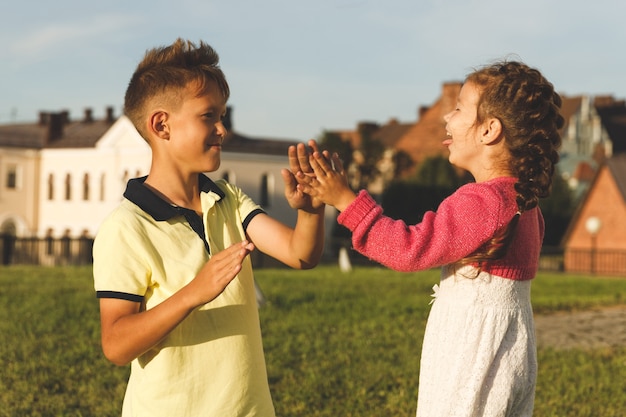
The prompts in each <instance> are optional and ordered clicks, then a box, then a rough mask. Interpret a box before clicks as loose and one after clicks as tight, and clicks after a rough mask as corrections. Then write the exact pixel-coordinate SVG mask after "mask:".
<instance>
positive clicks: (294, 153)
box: [281, 140, 324, 210]
mask: <svg viewBox="0 0 626 417" xmlns="http://www.w3.org/2000/svg"><path fill="white" fill-rule="evenodd" d="M308 145H309V146H310V148H311V152H309V150H308V149H307V147H306V145H305V144H303V143H299V144H298V145H297V146H290V147H289V150H288V156H289V169H283V170H282V171H281V174H282V176H283V180H284V181H285V197H286V198H287V201H288V202H289V205H290V206H291V207H292V208H294V209H302V210H317V209H319V208H321V207H322V206H323V205H324V203H323V202H322V201H321V200H319V199H317V198H314V197H311V196H310V195H308V194H306V193H304V192H303V191H302V189H301V188H299V187H298V184H301V183H302V182H303V181H305V180H306V178H305V177H307V176H312V175H314V173H313V168H312V167H311V165H310V163H309V158H310V156H311V154H312V153H313V152H319V150H318V147H317V143H316V142H315V141H314V140H310V141H309V142H308Z"/></svg>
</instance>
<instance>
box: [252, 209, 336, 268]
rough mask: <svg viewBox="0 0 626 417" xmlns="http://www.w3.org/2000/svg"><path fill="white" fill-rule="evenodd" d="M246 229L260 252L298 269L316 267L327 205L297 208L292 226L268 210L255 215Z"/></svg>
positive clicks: (322, 248) (321, 244)
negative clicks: (309, 208) (310, 208)
mask: <svg viewBox="0 0 626 417" xmlns="http://www.w3.org/2000/svg"><path fill="white" fill-rule="evenodd" d="M246 233H247V234H248V237H249V238H250V240H251V241H252V242H254V246H255V247H256V248H257V249H259V250H260V251H261V252H263V253H265V254H267V255H269V256H271V257H273V258H275V259H277V260H279V261H281V262H282V263H284V264H285V265H287V266H290V267H292V268H295V269H310V268H313V267H315V265H317V263H318V262H319V260H320V258H321V257H322V251H323V250H324V206H322V207H319V208H317V209H315V210H314V211H305V210H298V218H297V220H296V225H295V227H294V228H291V227H289V226H287V225H285V224H283V223H281V222H279V221H278V220H276V219H274V218H272V217H270V216H268V215H267V214H259V215H256V216H254V218H253V219H252V220H251V221H250V224H249V225H248V228H247V229H246Z"/></svg>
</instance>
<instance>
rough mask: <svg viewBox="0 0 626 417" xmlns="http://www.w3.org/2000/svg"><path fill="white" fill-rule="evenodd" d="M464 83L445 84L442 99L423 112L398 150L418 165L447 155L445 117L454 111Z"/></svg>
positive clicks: (399, 143) (402, 139) (404, 137)
mask: <svg viewBox="0 0 626 417" xmlns="http://www.w3.org/2000/svg"><path fill="white" fill-rule="evenodd" d="M461 86H462V83H460V82H451V83H445V84H444V85H443V88H442V92H441V97H439V99H438V100H437V101H436V102H435V104H433V105H432V106H431V107H430V108H428V109H424V111H422V112H421V117H420V119H419V120H418V121H417V123H414V124H413V125H412V126H411V127H410V129H408V130H407V131H406V133H405V134H404V135H403V136H402V138H401V139H400V140H399V141H398V142H397V143H396V149H399V150H402V151H404V152H406V153H407V154H409V155H410V156H411V158H412V159H413V161H414V162H415V163H416V164H420V163H421V162H423V161H424V159H426V158H428V157H432V156H438V155H444V154H446V153H445V152H446V148H445V147H444V146H443V145H442V142H443V140H444V139H445V137H446V123H445V121H444V120H443V117H444V115H446V114H447V113H449V112H450V111H452V110H453V109H454V106H455V103H456V101H457V97H458V95H459V91H460V90H461Z"/></svg>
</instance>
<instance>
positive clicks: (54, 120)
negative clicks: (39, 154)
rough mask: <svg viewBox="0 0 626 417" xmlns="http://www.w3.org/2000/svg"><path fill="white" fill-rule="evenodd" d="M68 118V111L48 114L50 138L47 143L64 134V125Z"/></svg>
mask: <svg viewBox="0 0 626 417" xmlns="http://www.w3.org/2000/svg"><path fill="white" fill-rule="evenodd" d="M67 118H68V113H67V112H61V113H49V114H48V138H47V141H46V143H50V142H52V141H55V140H57V139H60V138H61V137H62V136H63V125H64V124H65V122H66V121H67Z"/></svg>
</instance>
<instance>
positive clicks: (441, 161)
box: [412, 156, 468, 189]
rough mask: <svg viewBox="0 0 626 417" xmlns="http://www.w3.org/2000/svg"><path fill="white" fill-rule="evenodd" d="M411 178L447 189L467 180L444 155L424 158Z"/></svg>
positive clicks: (418, 182)
mask: <svg viewBox="0 0 626 417" xmlns="http://www.w3.org/2000/svg"><path fill="white" fill-rule="evenodd" d="M412 180H413V181H414V182H416V183H417V184H421V185H425V186H431V187H442V188H448V189H449V188H458V187H460V186H461V185H463V184H464V183H466V182H468V181H467V178H464V177H462V176H461V175H459V171H457V169H456V168H454V167H453V166H452V164H451V163H450V162H449V161H448V158H446V157H444V156H432V157H429V158H426V159H425V160H424V162H422V163H421V164H420V166H419V168H418V170H417V173H416V174H415V176H414V177H413V178H412Z"/></svg>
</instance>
